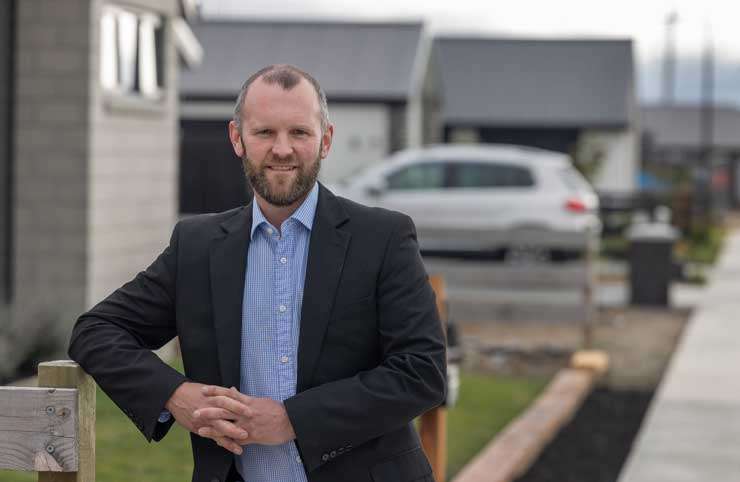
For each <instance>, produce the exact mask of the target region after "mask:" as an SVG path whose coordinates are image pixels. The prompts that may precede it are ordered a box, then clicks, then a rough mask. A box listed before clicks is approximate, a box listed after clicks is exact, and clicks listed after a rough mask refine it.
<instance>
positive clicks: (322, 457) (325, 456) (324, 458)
mask: <svg viewBox="0 0 740 482" xmlns="http://www.w3.org/2000/svg"><path fill="white" fill-rule="evenodd" d="M321 460H323V461H324V462H326V461H327V460H329V454H324V455H322V456H321Z"/></svg>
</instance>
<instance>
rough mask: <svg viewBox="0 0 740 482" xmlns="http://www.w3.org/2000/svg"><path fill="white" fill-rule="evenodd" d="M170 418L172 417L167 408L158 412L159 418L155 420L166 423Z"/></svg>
mask: <svg viewBox="0 0 740 482" xmlns="http://www.w3.org/2000/svg"><path fill="white" fill-rule="evenodd" d="M170 418H172V414H171V413H170V411H169V410H162V413H160V414H159V418H158V419H157V422H159V423H167V422H169V421H170Z"/></svg>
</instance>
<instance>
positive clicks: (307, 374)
mask: <svg viewBox="0 0 740 482" xmlns="http://www.w3.org/2000/svg"><path fill="white" fill-rule="evenodd" d="M347 219H348V217H347V214H346V212H345V211H344V209H343V208H342V206H341V205H340V204H339V202H338V201H337V199H336V198H335V197H334V195H333V194H332V193H331V192H329V191H328V190H327V189H326V188H324V186H321V185H320V186H319V201H318V205H317V206H316V215H315V217H314V223H313V228H312V229H311V240H310V241H309V248H308V264H307V266H306V280H305V283H304V288H303V306H302V308H301V329H300V336H299V341H298V386H297V391H298V392H301V391H303V390H305V389H306V388H308V386H309V383H310V382H311V378H312V376H313V372H314V369H315V367H316V362H317V360H318V357H319V354H320V353H321V345H322V343H323V340H324V334H325V332H326V325H327V323H328V322H329V316H330V315H331V309H332V306H333V305H334V298H335V294H336V291H337V286H338V285H339V280H340V278H341V276H342V268H343V266H344V257H345V255H346V253H347V247H348V246H349V241H350V237H351V236H350V234H349V233H348V232H346V231H342V230H341V229H338V227H339V226H340V225H341V224H343V223H344V222H345V221H346V220H347Z"/></svg>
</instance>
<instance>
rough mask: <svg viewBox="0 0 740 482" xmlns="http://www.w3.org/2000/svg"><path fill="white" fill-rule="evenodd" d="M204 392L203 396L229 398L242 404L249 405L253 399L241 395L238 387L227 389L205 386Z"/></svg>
mask: <svg viewBox="0 0 740 482" xmlns="http://www.w3.org/2000/svg"><path fill="white" fill-rule="evenodd" d="M202 390H203V395H206V396H209V397H218V396H221V397H229V398H232V399H234V400H237V401H239V402H242V403H249V402H250V401H251V400H252V398H253V397H250V396H249V395H245V394H243V393H241V392H240V391H239V390H237V389H236V387H231V388H225V387H219V386H217V385H205V386H204V387H203V389H202Z"/></svg>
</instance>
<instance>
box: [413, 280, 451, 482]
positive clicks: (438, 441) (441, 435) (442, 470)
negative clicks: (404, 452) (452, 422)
mask: <svg viewBox="0 0 740 482" xmlns="http://www.w3.org/2000/svg"><path fill="white" fill-rule="evenodd" d="M429 282H430V283H431V285H432V289H433V290H434V294H435V295H436V298H437V311H439V318H440V320H442V329H443V330H444V331H445V332H446V330H447V291H446V289H445V282H444V278H442V276H440V275H433V276H430V277H429ZM419 433H420V436H421V445H422V447H423V448H424V453H426V455H427V458H428V459H429V462H430V463H431V464H432V470H433V471H434V480H436V481H437V482H445V474H446V472H447V410H446V409H445V408H443V407H437V408H433V409H431V410H429V411H428V412H426V413H425V414H423V415H422V416H421V418H420V420H419Z"/></svg>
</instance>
